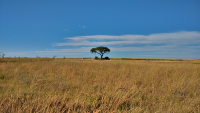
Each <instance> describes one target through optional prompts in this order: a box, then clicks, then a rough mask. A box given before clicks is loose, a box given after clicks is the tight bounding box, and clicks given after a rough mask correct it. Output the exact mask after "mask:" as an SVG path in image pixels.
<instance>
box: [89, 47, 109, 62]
mask: <svg viewBox="0 0 200 113" xmlns="http://www.w3.org/2000/svg"><path fill="white" fill-rule="evenodd" d="M90 52H91V53H97V54H99V55H101V59H102V57H103V54H105V53H108V52H110V49H109V48H107V47H103V46H100V47H96V48H92V49H91V50H90Z"/></svg>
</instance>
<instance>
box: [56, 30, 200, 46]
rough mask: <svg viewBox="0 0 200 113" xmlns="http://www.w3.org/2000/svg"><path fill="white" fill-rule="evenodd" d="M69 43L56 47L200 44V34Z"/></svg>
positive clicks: (102, 38) (94, 38)
mask: <svg viewBox="0 0 200 113" xmlns="http://www.w3.org/2000/svg"><path fill="white" fill-rule="evenodd" d="M65 39H67V42H64V43H56V44H55V46H95V45H106V46H109V45H133V44H170V45H178V44H200V32H195V31H194V32H186V31H182V32H175V33H159V34H150V35H121V36H111V35H93V36H77V37H68V38H65Z"/></svg>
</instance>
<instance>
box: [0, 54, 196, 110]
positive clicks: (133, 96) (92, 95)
mask: <svg viewBox="0 0 200 113" xmlns="http://www.w3.org/2000/svg"><path fill="white" fill-rule="evenodd" d="M0 112H2V113H9V112H12V113H16V112H38V113H40V112H41V113H43V112H47V113H56V112H63V113H68V112H69V113H73V112H80V113H108V112H113V113H121V112H124V113H127V112H130V113H143V112H146V113H154V112H157V113H159V112H171V113H172V112H173V113H197V112H200V60H198V59H197V60H193V59H187V60H183V59H182V60H180V59H178V60H177V59H157V60H155V59H111V60H108V61H101V60H91V59H84V60H81V59H50V58H43V59H42V58H35V59H30V58H20V59H19V58H15V59H14V58H13V59H8V58H4V59H1V62H0Z"/></svg>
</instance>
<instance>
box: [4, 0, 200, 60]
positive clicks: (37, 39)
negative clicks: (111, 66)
mask: <svg viewBox="0 0 200 113" xmlns="http://www.w3.org/2000/svg"><path fill="white" fill-rule="evenodd" d="M199 20H200V1H199V0H57V1H56V0H15V1H14V0H0V42H1V43H0V52H3V53H5V56H6V57H15V56H17V57H19V56H20V57H36V56H39V57H53V56H54V55H57V57H61V58H62V57H64V56H65V57H66V58H81V57H94V56H98V54H96V55H94V54H92V53H90V49H91V48H93V47H97V46H106V47H108V48H110V49H111V52H110V53H109V54H105V55H104V56H109V57H111V58H198V59H199V58H200V21H199Z"/></svg>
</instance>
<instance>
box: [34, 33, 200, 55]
mask: <svg viewBox="0 0 200 113" xmlns="http://www.w3.org/2000/svg"><path fill="white" fill-rule="evenodd" d="M66 41H67V42H63V43H56V46H71V47H70V48H68V49H46V50H44V51H34V52H35V53H38V54H69V55H70V54H73V55H76V54H77V55H78V54H84V53H87V54H88V53H89V52H90V49H91V48H93V47H97V46H106V47H109V48H110V50H111V52H136V51H138V52H154V53H157V54H161V55H162V54H166V55H168V56H169V57H173V56H177V55H185V56H183V57H184V58H187V56H188V58H189V56H190V57H191V58H192V57H195V58H196V57H197V56H199V55H200V54H198V53H199V50H200V32H195V31H194V32H186V31H183V32H175V33H159V34H150V35H121V36H111V35H94V36H78V37H68V38H66ZM135 44H137V46H134V45H135ZM75 47H76V48H75ZM195 55H196V56H195ZM155 57H156V56H155Z"/></svg>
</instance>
